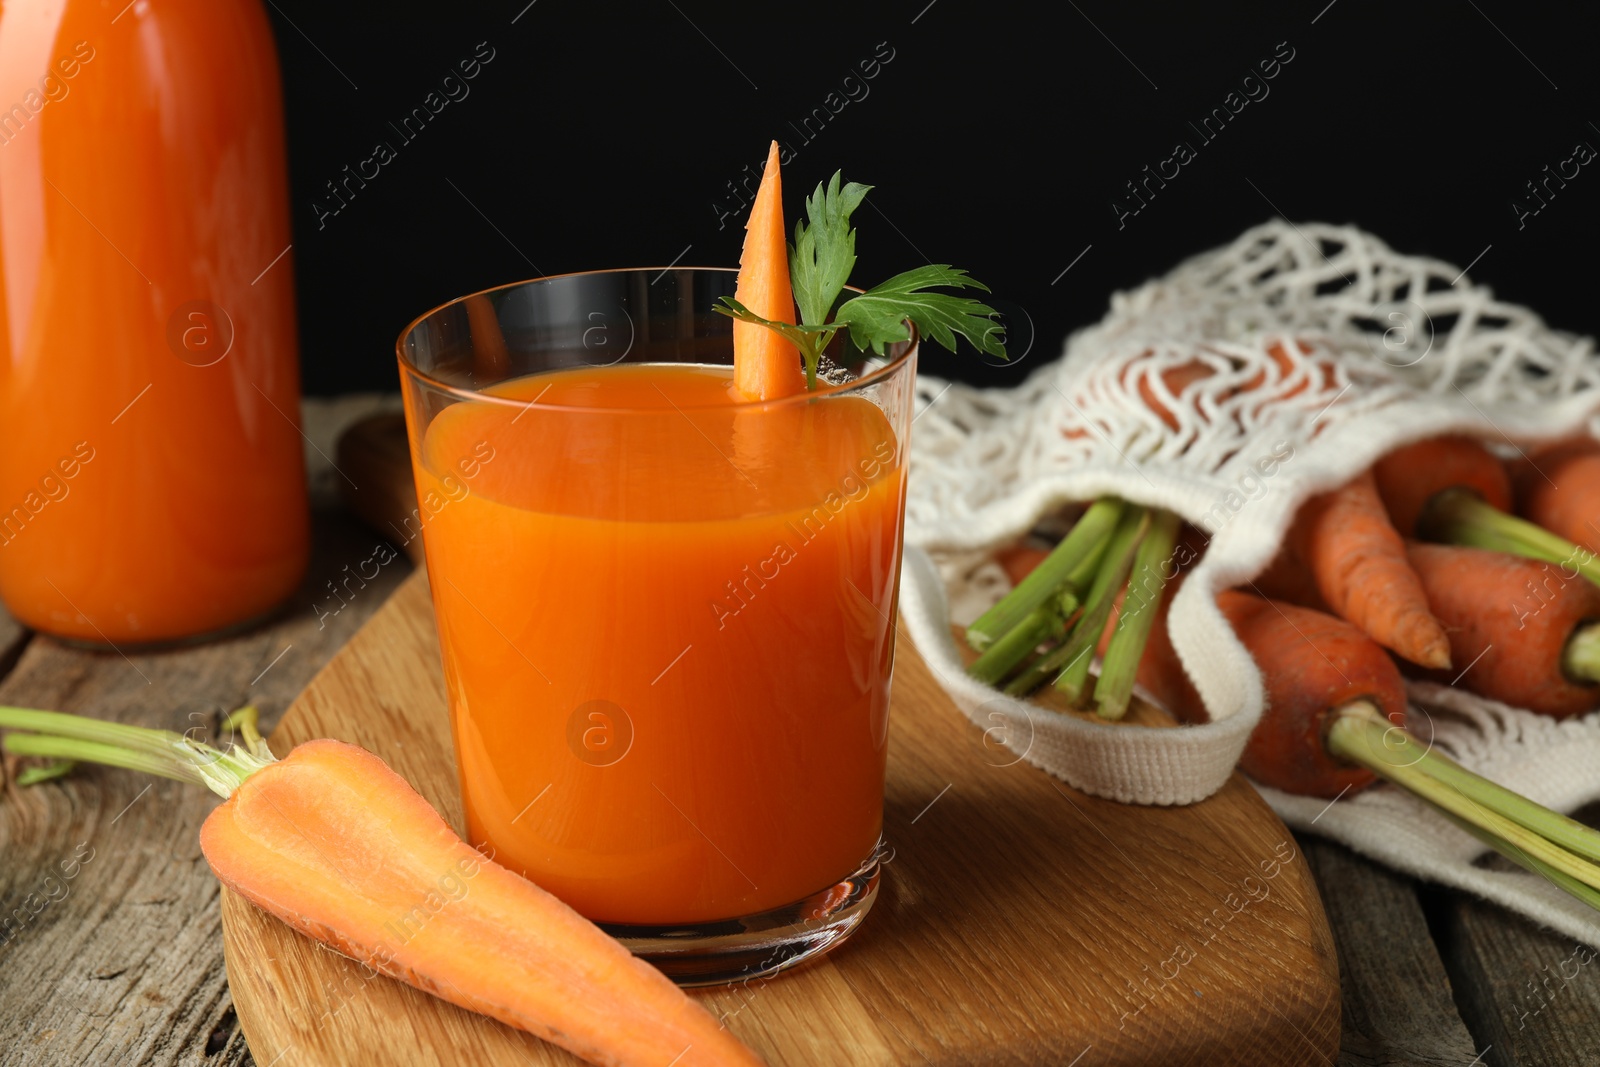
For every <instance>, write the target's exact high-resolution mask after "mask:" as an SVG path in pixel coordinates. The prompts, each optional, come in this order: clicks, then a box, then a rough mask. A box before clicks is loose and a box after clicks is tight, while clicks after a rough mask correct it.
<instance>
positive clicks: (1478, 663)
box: [1409, 544, 1600, 718]
mask: <svg viewBox="0 0 1600 1067" xmlns="http://www.w3.org/2000/svg"><path fill="white" fill-rule="evenodd" d="M1409 556H1410V559H1411V565H1412V567H1413V569H1414V570H1415V571H1416V573H1417V576H1418V577H1419V578H1421V579H1422V584H1423V587H1424V588H1425V589H1426V590H1427V592H1428V603H1429V605H1430V606H1431V607H1432V609H1433V613H1434V615H1435V616H1437V617H1438V619H1439V621H1441V622H1443V623H1444V625H1445V628H1446V630H1447V632H1448V633H1449V635H1450V648H1451V655H1452V657H1453V658H1454V660H1455V662H1456V663H1457V664H1459V665H1461V666H1462V667H1463V668H1464V671H1465V673H1463V674H1462V675H1461V678H1460V680H1459V681H1458V682H1456V684H1457V685H1460V686H1462V687H1464V688H1466V689H1469V690H1471V691H1472V692H1474V693H1478V694H1480V695H1482V696H1486V697H1489V698H1491V699H1493V700H1499V701H1501V702H1503V703H1506V704H1513V705H1515V706H1517V707H1522V708H1527V709H1528V710H1530V711H1536V712H1539V713H1540V714H1543V715H1550V716H1553V717H1555V718H1566V717H1567V716H1570V715H1578V714H1581V713H1583V712H1586V711H1588V710H1590V709H1591V708H1593V707H1595V706H1596V705H1597V704H1600V686H1596V685H1592V684H1586V683H1578V682H1574V681H1572V680H1570V679H1569V678H1567V677H1566V675H1565V674H1564V673H1563V671H1562V655H1563V653H1564V652H1565V651H1566V646H1567V642H1568V641H1569V640H1570V639H1571V637H1572V634H1573V631H1574V630H1575V629H1576V628H1577V627H1578V626H1579V625H1580V624H1581V623H1583V622H1585V621H1587V620H1590V619H1595V618H1600V588H1597V587H1596V586H1595V585H1594V583H1592V582H1590V581H1588V580H1587V579H1585V578H1583V577H1581V576H1579V575H1578V574H1576V573H1575V572H1574V571H1571V570H1568V569H1565V568H1563V567H1562V566H1561V565H1560V564H1558V563H1543V562H1541V561H1539V560H1533V559H1525V558H1523V557H1521V556H1508V555H1505V554H1504V553H1500V552H1489V551H1486V550H1484V549H1481V548H1463V547H1459V546H1455V545H1424V544H1412V545H1411V546H1409ZM1469 665H1470V666H1469ZM1440 680H1441V681H1447V682H1448V681H1451V678H1450V676H1449V675H1448V674H1446V675H1442V676H1440Z"/></svg>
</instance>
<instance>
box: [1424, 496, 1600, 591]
mask: <svg viewBox="0 0 1600 1067" xmlns="http://www.w3.org/2000/svg"><path fill="white" fill-rule="evenodd" d="M1417 532H1418V533H1419V534H1420V535H1421V536H1422V537H1423V538H1425V539H1426V540H1429V541H1441V542H1443V543H1445V544H1451V545H1468V546H1470V547H1473V548H1487V549H1489V550H1491V551H1493V552H1505V553H1507V554H1508V555H1513V556H1525V557H1526V558H1528V559H1537V560H1541V561H1543V562H1545V563H1558V564H1560V565H1561V566H1563V567H1571V568H1572V569H1573V570H1575V571H1577V572H1578V573H1579V574H1582V575H1583V576H1584V577H1585V578H1587V579H1589V580H1590V581H1591V582H1594V583H1595V584H1596V585H1600V556H1596V555H1595V554H1594V553H1593V552H1591V551H1589V550H1588V549H1587V548H1584V547H1582V546H1580V545H1575V544H1573V543H1572V542H1571V541H1568V540H1567V539H1566V538H1564V537H1560V536H1558V535H1556V534H1553V533H1551V532H1550V531H1549V530H1546V529H1544V528H1543V527H1542V526H1535V525H1534V524H1533V523H1531V522H1529V521H1528V520H1527V519H1519V518H1517V517H1516V516H1515V515H1508V514H1506V513H1505V512H1504V511H1501V510H1500V509H1499V508H1496V507H1493V506H1491V505H1489V504H1487V503H1485V502H1484V501H1483V499H1482V498H1480V497H1478V496H1476V495H1474V494H1473V493H1472V492H1471V491H1469V490H1465V489H1450V490H1447V491H1445V492H1443V493H1440V494H1439V495H1438V496H1436V497H1434V498H1433V499H1432V500H1431V501H1429V503H1428V506H1427V507H1426V508H1424V509H1423V512H1422V517H1421V519H1420V520H1419V521H1418V525H1417Z"/></svg>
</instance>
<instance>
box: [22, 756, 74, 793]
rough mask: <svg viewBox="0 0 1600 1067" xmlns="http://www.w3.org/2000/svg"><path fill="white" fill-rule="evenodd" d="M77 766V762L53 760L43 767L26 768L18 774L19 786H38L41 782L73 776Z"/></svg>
mask: <svg viewBox="0 0 1600 1067" xmlns="http://www.w3.org/2000/svg"><path fill="white" fill-rule="evenodd" d="M77 766H78V761H77V760H70V759H53V760H51V761H50V762H49V763H46V764H44V765H42V766H34V767H25V768H23V769H22V770H21V771H20V772H18V774H17V784H18V785H21V786H28V785H38V784H39V783H40V782H48V781H51V780H53V779H56V778H64V777H66V776H67V775H69V774H71V773H72V771H73V769H74V768H75V767H77Z"/></svg>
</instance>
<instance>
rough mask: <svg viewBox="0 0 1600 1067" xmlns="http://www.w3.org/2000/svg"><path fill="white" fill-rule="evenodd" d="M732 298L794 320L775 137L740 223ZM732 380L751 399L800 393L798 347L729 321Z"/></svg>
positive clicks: (764, 330) (762, 313)
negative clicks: (739, 248) (741, 240)
mask: <svg viewBox="0 0 1600 1067" xmlns="http://www.w3.org/2000/svg"><path fill="white" fill-rule="evenodd" d="M734 298H735V299H737V300H738V301H739V303H741V304H743V305H744V306H745V307H746V308H749V309H750V310H751V311H752V312H754V313H755V314H757V315H759V316H761V317H762V318H764V319H769V320H771V321H773V322H784V323H790V324H793V323H794V292H793V290H792V289H791V288H790V286H789V244H788V240H787V237H786V235H785V230H784V225H783V183H782V181H781V179H780V178H779V176H778V142H777V141H773V142H772V147H771V149H770V150H769V151H768V152H767V165H766V168H765V169H764V170H762V172H761V185H760V186H759V187H758V188H757V189H756V198H755V202H754V203H752V204H751V205H750V218H749V220H748V221H746V223H745V234H744V251H743V253H742V254H741V255H740V257H739V280H738V283H737V285H736V287H735V289H734ZM733 381H734V385H735V387H736V388H737V389H738V390H739V392H740V393H742V394H743V395H744V396H746V397H748V398H749V399H751V400H776V399H778V398H780V397H785V396H791V395H793V394H795V393H799V392H803V391H804V390H805V389H806V386H807V379H806V377H805V375H804V374H802V372H801V369H800V350H799V349H798V348H796V347H795V346H794V345H793V344H792V343H790V342H789V341H788V340H787V339H785V338H784V337H783V335H782V334H779V333H778V332H776V331H775V330H770V329H768V328H767V327H765V326H760V325H757V324H756V323H753V322H744V321H742V320H739V319H735V320H734V323H733ZM813 384H814V382H813Z"/></svg>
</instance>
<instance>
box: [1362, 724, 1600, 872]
mask: <svg viewBox="0 0 1600 1067" xmlns="http://www.w3.org/2000/svg"><path fill="white" fill-rule="evenodd" d="M1402 735H1403V739H1402ZM1387 736H1388V740H1387V741H1386V742H1385V744H1386V751H1388V752H1390V753H1392V754H1393V755H1394V756H1395V757H1396V758H1397V759H1399V760H1400V761H1401V762H1405V763H1411V764H1413V765H1414V766H1416V767H1418V768H1420V769H1421V770H1422V771H1423V772H1424V773H1426V774H1428V775H1429V776H1430V777H1432V778H1434V779H1436V780H1438V781H1439V782H1440V783H1442V784H1443V785H1446V786H1449V787H1450V788H1452V789H1455V790H1457V791H1458V792H1460V793H1462V794H1463V795H1465V796H1469V797H1471V798H1472V799H1473V800H1474V801H1476V802H1477V803H1479V804H1482V805H1483V806H1484V807H1486V808H1489V809H1491V810H1493V811H1494V812H1495V813H1497V814H1499V815H1503V816H1505V817H1506V818H1508V819H1510V820H1511V821H1512V822H1515V823H1516V824H1517V825H1519V826H1522V827H1524V828H1525V829H1528V830H1531V831H1533V832H1534V833H1536V834H1538V835H1539V836H1540V837H1543V838H1545V839H1546V840H1548V841H1550V842H1552V843H1554V844H1557V845H1560V846H1561V847H1562V848H1564V849H1566V850H1568V851H1569V852H1574V853H1576V854H1578V855H1579V856H1582V857H1583V858H1584V859H1587V860H1590V861H1591V862H1594V863H1600V832H1596V831H1595V830H1593V829H1592V828H1590V827H1588V826H1585V825H1584V824H1583V823H1581V822H1578V821H1577V820H1576V819H1569V818H1568V817H1567V816H1565V815H1562V814H1560V813H1559V812H1554V811H1551V810H1550V809H1549V808H1547V807H1545V806H1544V805H1542V804H1536V803H1534V802H1533V801H1531V800H1529V799H1528V798H1527V797H1525V796H1523V795H1522V794H1521V793H1514V792H1512V791H1511V790H1509V789H1507V788H1506V787H1505V786H1502V785H1498V784H1496V783H1494V782H1492V781H1490V780H1489V779H1487V778H1485V777H1483V776H1482V775H1480V774H1476V773H1474V772H1473V771H1469V770H1467V769H1466V768H1465V767H1463V766H1461V764H1459V763H1457V762H1456V761H1455V760H1453V759H1451V758H1450V757H1449V756H1447V755H1445V754H1444V752H1442V751H1440V750H1439V749H1437V748H1433V747H1431V746H1426V745H1423V744H1422V743H1421V742H1419V741H1418V740H1417V739H1416V738H1415V737H1414V736H1413V735H1411V734H1409V733H1406V732H1405V731H1403V730H1399V729H1398V728H1397V727H1393V726H1391V727H1389V729H1388V731H1387Z"/></svg>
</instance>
